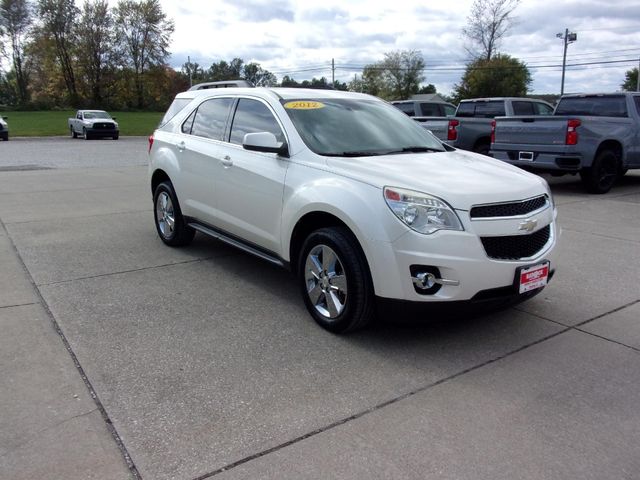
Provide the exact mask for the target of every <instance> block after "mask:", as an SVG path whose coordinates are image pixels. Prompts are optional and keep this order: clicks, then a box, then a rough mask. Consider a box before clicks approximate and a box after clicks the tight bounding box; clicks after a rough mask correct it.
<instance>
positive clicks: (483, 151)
mask: <svg viewBox="0 0 640 480" xmlns="http://www.w3.org/2000/svg"><path fill="white" fill-rule="evenodd" d="M489 150H491V144H489V143H485V142H483V143H478V144H477V145H476V146H475V147H473V151H474V152H476V153H479V154H480V155H489Z"/></svg>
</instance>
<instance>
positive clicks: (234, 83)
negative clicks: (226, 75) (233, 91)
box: [189, 80, 255, 91]
mask: <svg viewBox="0 0 640 480" xmlns="http://www.w3.org/2000/svg"><path fill="white" fill-rule="evenodd" d="M237 87H240V88H253V87H255V85H254V84H253V83H251V82H250V81H249V80H222V81H219V82H205V83H198V84H197V85H194V86H193V87H191V88H190V89H189V91H191V90H207V89H209V88H237Z"/></svg>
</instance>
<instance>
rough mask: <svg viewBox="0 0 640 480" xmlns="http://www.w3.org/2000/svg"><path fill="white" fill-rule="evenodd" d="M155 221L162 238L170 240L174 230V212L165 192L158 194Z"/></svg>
mask: <svg viewBox="0 0 640 480" xmlns="http://www.w3.org/2000/svg"><path fill="white" fill-rule="evenodd" d="M156 221H157V222H158V229H159V230H160V233H161V234H162V236H163V237H164V238H171V237H172V236H173V231H174V228H175V224H176V220H175V212H174V210H173V202H172V201H171V197H170V196H169V194H168V193H167V192H160V195H158V198H157V199H156Z"/></svg>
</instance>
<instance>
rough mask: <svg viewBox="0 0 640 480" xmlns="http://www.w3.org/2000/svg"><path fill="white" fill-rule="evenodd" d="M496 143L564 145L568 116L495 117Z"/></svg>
mask: <svg viewBox="0 0 640 480" xmlns="http://www.w3.org/2000/svg"><path fill="white" fill-rule="evenodd" d="M495 120H496V126H495V143H496V144H501V145H504V144H509V143H512V144H520V145H523V144H525V145H564V144H565V141H566V136H567V121H568V120H569V117H554V116H538V117H497V118H496V119H495Z"/></svg>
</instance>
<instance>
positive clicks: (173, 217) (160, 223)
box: [153, 181, 196, 247]
mask: <svg viewBox="0 0 640 480" xmlns="http://www.w3.org/2000/svg"><path fill="white" fill-rule="evenodd" d="M153 207H154V208H153V212H154V216H153V218H154V220H155V224H156V230H157V232H158V235H159V236H160V239H161V240H162V241H163V242H164V243H166V244H167V245H169V246H171V247H181V246H183V245H188V244H189V243H191V241H192V240H193V237H194V235H195V234H196V231H195V230H194V229H193V228H191V227H188V226H187V225H186V223H185V221H184V217H183V216H182V211H181V210H180V204H179V203H178V197H177V196H176V192H175V191H174V189H173V185H172V184H171V182H169V181H167V182H162V183H161V184H160V185H158V186H157V187H156V191H155V192H154V194H153Z"/></svg>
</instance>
